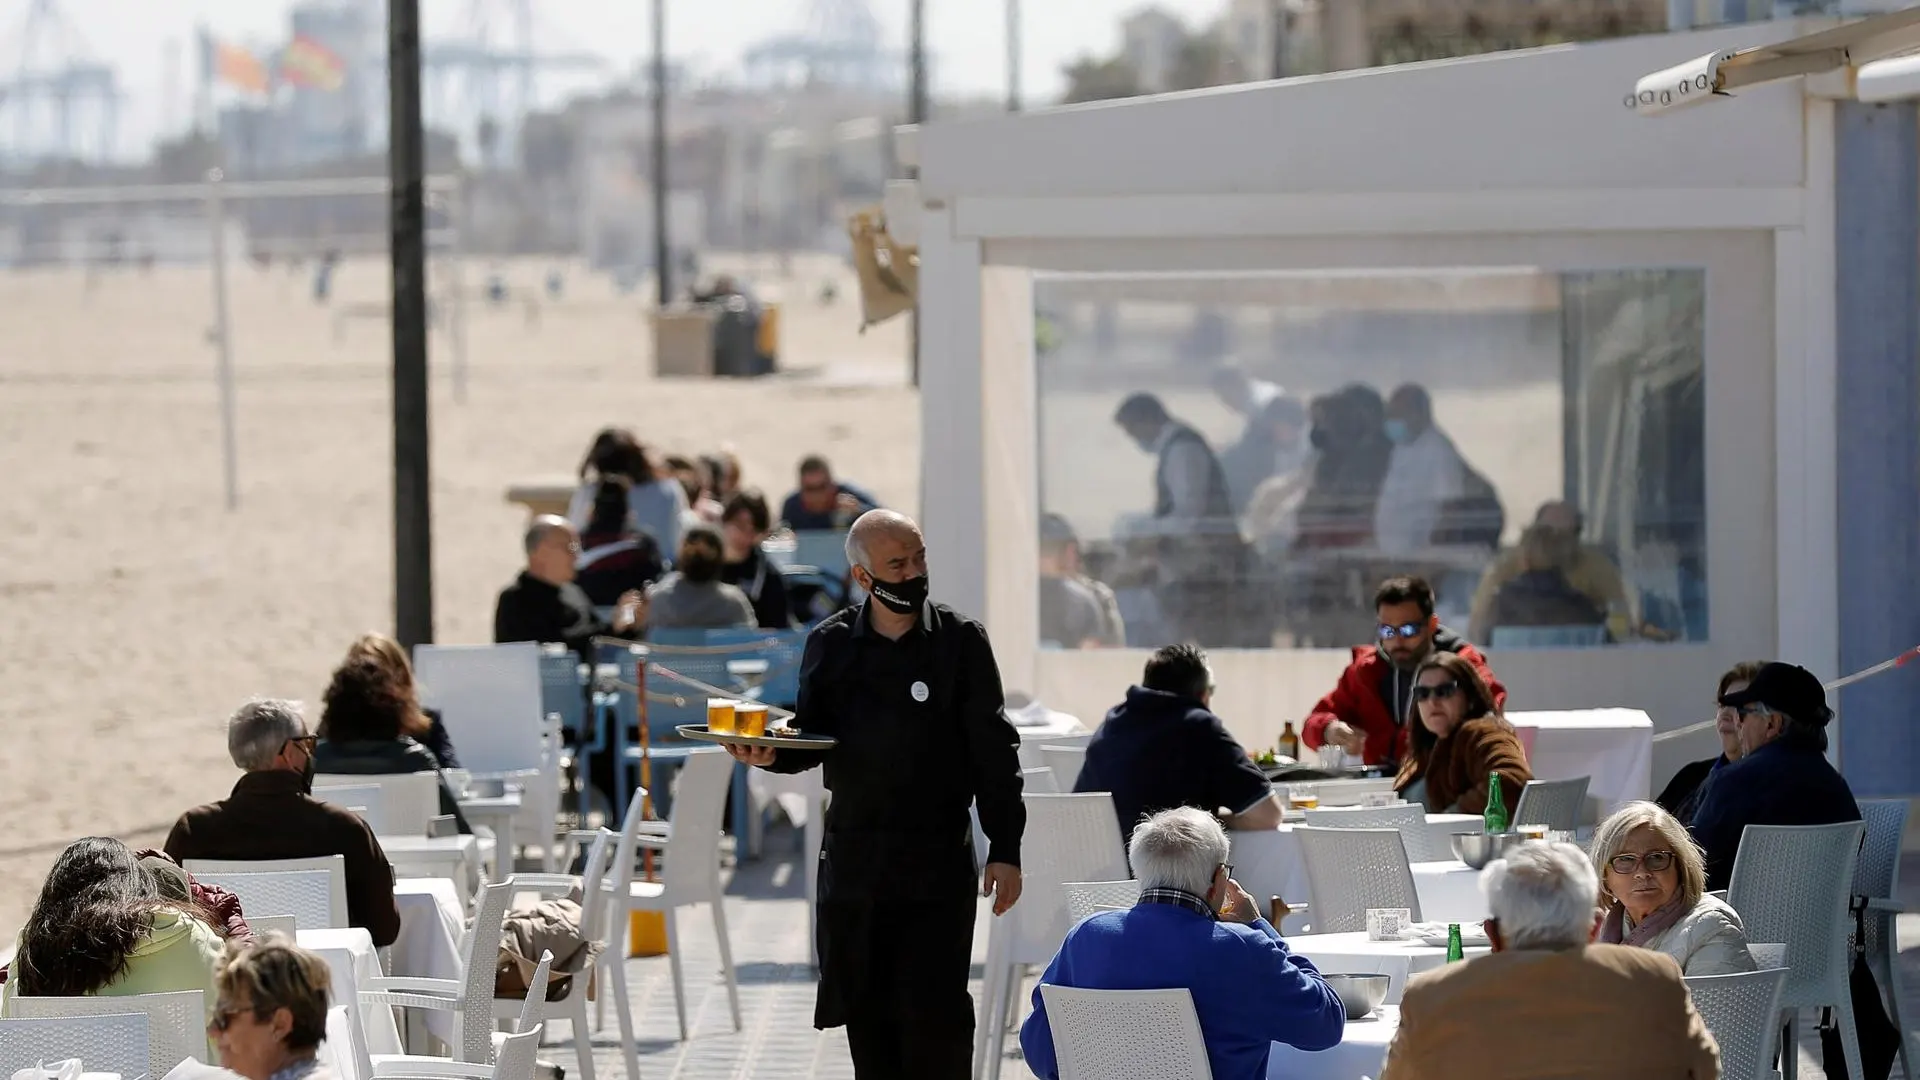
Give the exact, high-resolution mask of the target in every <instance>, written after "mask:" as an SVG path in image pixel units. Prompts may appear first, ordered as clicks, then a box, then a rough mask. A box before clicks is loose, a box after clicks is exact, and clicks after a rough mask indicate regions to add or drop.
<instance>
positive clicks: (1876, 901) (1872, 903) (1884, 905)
mask: <svg viewBox="0 0 1920 1080" xmlns="http://www.w3.org/2000/svg"><path fill="white" fill-rule="evenodd" d="M1867 910H1868V911H1879V912H1885V913H1886V914H1888V915H1899V914H1901V913H1902V912H1904V911H1906V910H1907V905H1905V904H1903V903H1901V902H1900V901H1898V900H1889V899H1887V898H1886V897H1881V896H1869V897H1867Z"/></svg>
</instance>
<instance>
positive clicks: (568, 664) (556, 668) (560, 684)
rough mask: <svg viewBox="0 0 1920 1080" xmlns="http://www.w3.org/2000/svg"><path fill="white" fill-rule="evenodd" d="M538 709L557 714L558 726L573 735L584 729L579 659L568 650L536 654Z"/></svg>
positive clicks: (544, 651)
mask: <svg viewBox="0 0 1920 1080" xmlns="http://www.w3.org/2000/svg"><path fill="white" fill-rule="evenodd" d="M540 708H541V710H542V711H544V712H545V713H546V714H547V715H549V716H552V715H555V714H558V715H559V717H560V727H561V729H562V730H563V731H570V732H572V733H573V734H575V735H576V736H577V735H579V734H580V732H581V730H582V729H583V728H584V727H585V726H586V716H587V696H586V686H585V685H584V684H583V683H582V682H581V680H580V658H579V657H578V656H576V655H574V652H573V650H572V649H561V650H559V651H553V650H549V649H545V648H543V649H542V651H541V653H540Z"/></svg>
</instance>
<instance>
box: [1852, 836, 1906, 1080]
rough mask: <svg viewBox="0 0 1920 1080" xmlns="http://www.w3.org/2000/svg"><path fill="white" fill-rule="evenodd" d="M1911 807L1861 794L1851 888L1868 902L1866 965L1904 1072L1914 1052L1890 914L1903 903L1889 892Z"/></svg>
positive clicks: (1895, 877)
mask: <svg viewBox="0 0 1920 1080" xmlns="http://www.w3.org/2000/svg"><path fill="white" fill-rule="evenodd" d="M1910 807H1911V804H1909V803H1908V802H1907V800H1905V799H1862V800H1860V816H1861V817H1862V818H1863V819H1864V820H1865V821H1866V825H1867V840H1866V843H1865V844H1863V845H1862V846H1861V848H1860V862H1859V864H1858V865H1857V866H1856V867H1854V871H1853V894H1854V895H1855V896H1858V897H1864V898H1865V899H1866V903H1867V913H1866V927H1867V939H1866V943H1865V946H1864V947H1865V951H1866V954H1867V966H1868V968H1870V969H1871V970H1872V971H1873V978H1874V981H1875V982H1877V983H1879V984H1880V987H1881V989H1882V990H1883V991H1884V992H1885V993H1886V996H1887V1011H1888V1014H1889V1016H1888V1019H1891V1020H1892V1021H1893V1025H1894V1027H1896V1028H1898V1029H1899V1030H1900V1032H1901V1036H1900V1062H1901V1066H1902V1068H1904V1069H1905V1071H1906V1073H1907V1075H1908V1076H1912V1075H1913V1064H1912V1062H1913V1055H1912V1054H1911V1053H1910V1052H1909V1047H1908V1043H1907V1035H1906V1033H1907V1031H1908V1030H1909V1029H1908V1027H1907V1021H1906V1011H1905V1009H1904V1008H1903V1007H1902V1004H1901V1000H1900V999H1901V996H1902V995H1901V992H1900V974H1899V973H1900V944H1899V941H1898V940H1897V938H1896V935H1895V933H1894V920H1895V918H1897V917H1898V916H1899V915H1900V914H1901V913H1902V912H1904V911H1906V906H1905V905H1904V904H1901V903H1900V902H1899V901H1898V900H1895V899H1894V898H1893V891H1894V886H1895V884H1896V883H1897V882H1899V880H1900V848H1901V847H1902V845H1903V844H1905V842H1906V833H1907V811H1908V810H1909V809H1910Z"/></svg>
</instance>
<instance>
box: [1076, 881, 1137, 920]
mask: <svg viewBox="0 0 1920 1080" xmlns="http://www.w3.org/2000/svg"><path fill="white" fill-rule="evenodd" d="M1065 888H1066V891H1067V918H1069V919H1071V920H1072V921H1073V922H1074V923H1075V924H1076V925H1077V924H1078V923H1079V922H1080V920H1082V919H1084V918H1086V917H1087V916H1089V915H1092V914H1094V913H1095V912H1099V911H1106V910H1109V909H1111V908H1125V907H1132V906H1133V905H1135V904H1137V903H1139V902H1140V882H1138V881H1137V880H1134V879H1132V878H1128V879H1127V880H1125V881H1069V882H1067V884H1066V886H1065Z"/></svg>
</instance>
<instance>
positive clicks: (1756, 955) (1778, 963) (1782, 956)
mask: <svg viewBox="0 0 1920 1080" xmlns="http://www.w3.org/2000/svg"><path fill="white" fill-rule="evenodd" d="M1747 954H1748V955H1749V956H1751V957H1753V966H1754V968H1755V969H1756V970H1764V969H1766V968H1783V967H1786V966H1787V946H1786V943H1785V942H1781V941H1749V942H1748V943H1747Z"/></svg>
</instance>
